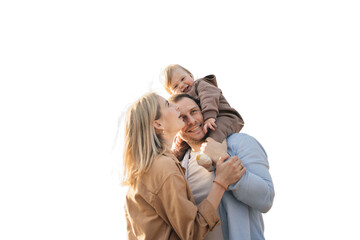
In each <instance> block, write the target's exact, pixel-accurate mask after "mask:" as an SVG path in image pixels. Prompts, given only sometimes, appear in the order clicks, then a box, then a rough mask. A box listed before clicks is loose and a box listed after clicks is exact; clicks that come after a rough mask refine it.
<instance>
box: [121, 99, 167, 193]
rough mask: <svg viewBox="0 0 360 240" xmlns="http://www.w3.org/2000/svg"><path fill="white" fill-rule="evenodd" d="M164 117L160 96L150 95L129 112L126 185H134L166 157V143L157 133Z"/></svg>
mask: <svg viewBox="0 0 360 240" xmlns="http://www.w3.org/2000/svg"><path fill="white" fill-rule="evenodd" d="M160 117H161V112H160V105H159V100H158V95H157V94H156V93H148V94H146V95H144V96H142V97H141V98H140V99H139V100H137V101H136V102H135V103H134V104H133V105H132V106H131V107H130V108H129V109H128V111H127V114H126V119H125V146H124V156H123V157H124V175H123V185H130V186H132V185H134V184H135V180H136V178H138V177H141V175H142V174H143V173H145V172H146V171H147V170H148V169H149V168H150V166H151V164H152V163H153V161H154V159H155V158H156V157H157V156H159V155H161V154H162V153H164V148H163V147H162V139H161V136H160V135H159V134H157V133H156V132H155V128H154V121H155V120H157V119H159V118H160Z"/></svg>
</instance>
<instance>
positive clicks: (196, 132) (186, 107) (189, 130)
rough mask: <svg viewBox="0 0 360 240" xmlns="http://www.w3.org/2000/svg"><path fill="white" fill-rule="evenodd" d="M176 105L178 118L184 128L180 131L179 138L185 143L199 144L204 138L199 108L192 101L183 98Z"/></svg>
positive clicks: (202, 119) (202, 120)
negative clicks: (183, 124) (182, 121)
mask: <svg viewBox="0 0 360 240" xmlns="http://www.w3.org/2000/svg"><path fill="white" fill-rule="evenodd" d="M176 104H177V105H178V107H179V110H180V116H181V117H182V118H183V120H184V122H185V126H184V127H183V128H182V129H181V131H180V136H181V138H182V139H184V140H185V141H186V142H187V143H189V144H191V143H192V142H200V141H202V140H203V138H204V137H205V133H204V131H203V125H204V118H203V115H202V113H201V110H200V108H199V106H198V105H197V104H196V102H194V101H193V100H192V99H190V98H187V97H184V98H182V99H181V100H179V101H178V102H176Z"/></svg>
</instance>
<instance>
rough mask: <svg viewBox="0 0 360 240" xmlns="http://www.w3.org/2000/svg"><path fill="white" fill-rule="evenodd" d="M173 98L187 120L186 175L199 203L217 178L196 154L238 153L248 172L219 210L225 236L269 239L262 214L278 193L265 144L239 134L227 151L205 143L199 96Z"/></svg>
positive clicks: (184, 132) (229, 140)
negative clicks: (197, 99)
mask: <svg viewBox="0 0 360 240" xmlns="http://www.w3.org/2000/svg"><path fill="white" fill-rule="evenodd" d="M170 101H172V102H174V103H176V104H177V105H178V107H179V109H180V114H181V115H180V116H181V117H182V118H183V120H184V122H185V126H184V128H183V129H182V130H181V132H180V136H181V138H182V139H183V140H184V141H186V142H187V143H188V145H189V146H190V149H189V150H188V151H187V152H186V154H185V156H184V158H183V160H182V165H183V166H184V167H185V168H186V174H185V175H186V178H187V180H188V182H189V185H190V188H191V190H192V192H193V195H194V198H195V202H196V203H199V202H201V201H202V200H203V198H206V196H207V194H208V192H209V190H210V187H211V184H212V181H213V179H214V173H213V172H208V171H207V170H206V169H205V168H203V167H201V166H199V165H198V164H197V163H196V154H197V153H198V152H200V151H201V150H202V151H203V152H205V154H206V155H208V156H210V157H212V158H213V159H214V158H217V159H218V158H219V157H220V156H225V155H227V153H228V154H229V155H230V156H233V155H237V156H238V157H239V159H240V160H241V161H242V163H243V164H244V165H245V167H246V172H245V174H244V175H243V176H242V178H241V179H240V180H239V181H238V182H236V183H235V184H233V185H231V186H229V187H228V191H226V192H225V194H224V196H223V198H222V200H221V203H220V206H219V210H220V218H221V222H222V223H221V228H222V232H223V237H224V239H231V240H259V239H260V240H261V239H265V238H264V223H263V218H262V213H266V212H267V211H269V210H270V208H271V206H272V203H273V199H274V196H275V192H274V186H273V183H272V179H271V176H270V173H269V163H268V161H267V155H266V152H265V150H264V149H263V147H262V146H261V145H260V143H259V142H258V141H257V140H256V139H255V138H253V137H251V136H249V135H247V134H244V133H235V134H232V135H230V136H229V137H227V153H226V151H224V150H225V149H224V150H221V149H222V146H221V144H219V143H217V142H215V141H212V142H205V140H204V139H205V138H206V137H205V135H206V134H205V133H204V131H203V124H204V120H203V115H202V113H201V110H200V107H199V105H198V104H197V103H196V100H195V99H193V98H191V97H190V96H189V95H187V94H178V95H173V96H172V97H171V98H170ZM215 230H217V229H216V228H215ZM209 236H210V238H211V235H209ZM213 239H216V237H213Z"/></svg>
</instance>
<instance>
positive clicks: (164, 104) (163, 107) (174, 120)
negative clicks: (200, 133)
mask: <svg viewBox="0 0 360 240" xmlns="http://www.w3.org/2000/svg"><path fill="white" fill-rule="evenodd" d="M158 99H159V105H160V112H161V117H160V118H159V119H158V120H156V121H158V122H159V123H160V124H161V127H162V129H163V130H164V133H171V134H176V133H177V132H178V131H179V130H180V129H182V128H183V127H184V126H185V123H184V121H183V120H182V118H181V117H180V111H179V107H178V106H177V105H176V104H174V103H169V102H168V101H167V100H166V99H165V98H163V97H160V96H159V97H158Z"/></svg>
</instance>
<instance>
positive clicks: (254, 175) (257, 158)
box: [220, 133, 275, 240]
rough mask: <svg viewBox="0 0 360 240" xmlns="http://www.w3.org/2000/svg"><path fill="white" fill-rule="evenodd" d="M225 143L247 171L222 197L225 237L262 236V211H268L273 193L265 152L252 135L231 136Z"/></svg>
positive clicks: (235, 239) (252, 239)
mask: <svg viewBox="0 0 360 240" xmlns="http://www.w3.org/2000/svg"><path fill="white" fill-rule="evenodd" d="M227 145H228V153H229V155H230V156H234V155H236V156H238V157H239V158H240V159H241V161H242V162H243V164H244V165H245V167H246V173H245V174H244V175H243V176H242V177H241V179H240V180H239V181H238V182H236V183H234V184H233V185H231V186H229V189H228V190H227V191H226V192H225V194H224V196H223V198H222V200H221V203H220V218H221V222H222V229H223V234H224V239H225V240H227V239H230V240H261V239H265V238H264V222H263V218H262V213H266V212H267V211H269V210H270V208H271V206H272V204H273V200H274V196H275V192H274V185H273V183H272V180H271V176H270V173H269V163H268V160H267V155H266V152H265V150H264V148H263V147H262V146H261V144H260V143H259V142H258V141H257V140H256V139H255V138H253V137H251V136H249V135H247V134H244V133H234V134H232V135H230V136H229V137H228V138H227Z"/></svg>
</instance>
